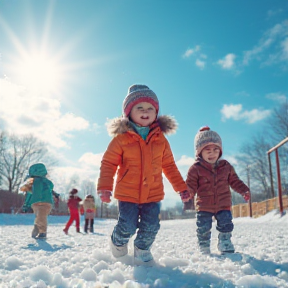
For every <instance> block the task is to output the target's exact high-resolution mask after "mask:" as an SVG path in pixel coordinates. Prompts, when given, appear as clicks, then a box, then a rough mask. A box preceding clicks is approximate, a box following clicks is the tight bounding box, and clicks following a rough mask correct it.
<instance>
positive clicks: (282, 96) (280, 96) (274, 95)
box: [266, 93, 287, 103]
mask: <svg viewBox="0 0 288 288" xmlns="http://www.w3.org/2000/svg"><path fill="white" fill-rule="evenodd" d="M266 98H268V99H271V100H274V101H277V102H280V103H284V102H286V101H287V97H286V96H285V94H282V93H269V94H267V95H266Z"/></svg>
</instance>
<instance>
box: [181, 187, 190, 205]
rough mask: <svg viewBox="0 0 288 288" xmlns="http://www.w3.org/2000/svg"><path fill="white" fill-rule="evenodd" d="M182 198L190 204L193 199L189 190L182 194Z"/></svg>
mask: <svg viewBox="0 0 288 288" xmlns="http://www.w3.org/2000/svg"><path fill="white" fill-rule="evenodd" d="M180 197H181V200H182V202H188V201H189V199H190V198H191V195H190V193H189V192H188V191H187V190H185V191H182V192H180Z"/></svg>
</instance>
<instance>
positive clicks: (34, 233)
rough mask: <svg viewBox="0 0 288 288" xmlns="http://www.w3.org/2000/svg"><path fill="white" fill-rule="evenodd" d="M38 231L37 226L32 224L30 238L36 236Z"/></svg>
mask: <svg viewBox="0 0 288 288" xmlns="http://www.w3.org/2000/svg"><path fill="white" fill-rule="evenodd" d="M38 233H39V230H38V227H37V226H36V225H34V228H33V230H32V234H31V237H32V238H36V236H37V235H38Z"/></svg>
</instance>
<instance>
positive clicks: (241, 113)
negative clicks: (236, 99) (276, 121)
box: [221, 104, 271, 124]
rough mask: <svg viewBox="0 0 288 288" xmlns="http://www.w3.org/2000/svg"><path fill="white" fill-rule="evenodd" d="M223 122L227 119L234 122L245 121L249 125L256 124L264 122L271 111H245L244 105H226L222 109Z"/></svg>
mask: <svg viewBox="0 0 288 288" xmlns="http://www.w3.org/2000/svg"><path fill="white" fill-rule="evenodd" d="M221 114H222V121H225V120H226V119H233V120H236V121H238V120H245V121H246V122H247V123H250V124H252V123H255V122H257V121H260V120H263V119H264V118H266V117H268V116H269V115H270V114H271V111H270V110H258V109H253V110H251V111H247V110H243V109H242V104H236V105H233V104H230V105H227V104H224V105H223V108H222V109H221Z"/></svg>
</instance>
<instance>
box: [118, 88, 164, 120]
mask: <svg viewBox="0 0 288 288" xmlns="http://www.w3.org/2000/svg"><path fill="white" fill-rule="evenodd" d="M141 102H148V103H150V104H152V105H153V106H154V107H155V108H156V112H157V113H158V111H159V101H158V98H157V96H156V94H155V93H154V92H153V91H152V90H151V89H149V87H148V86H146V85H141V84H134V85H132V86H130V87H129V89H128V94H127V96H126V97H125V99H124V101H123V114H124V116H126V117H128V116H129V114H130V112H131V109H132V108H133V106H134V105H136V104H138V103H141Z"/></svg>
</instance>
